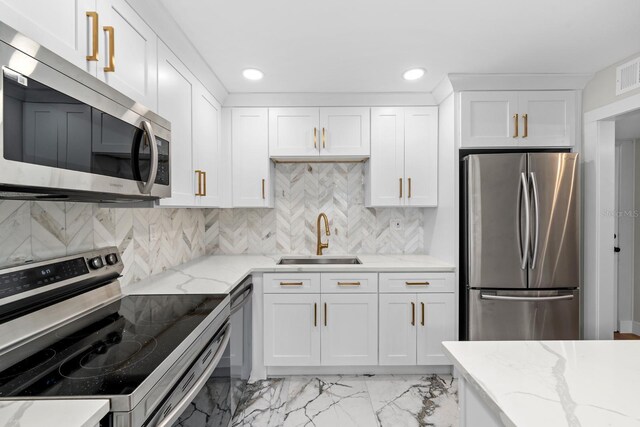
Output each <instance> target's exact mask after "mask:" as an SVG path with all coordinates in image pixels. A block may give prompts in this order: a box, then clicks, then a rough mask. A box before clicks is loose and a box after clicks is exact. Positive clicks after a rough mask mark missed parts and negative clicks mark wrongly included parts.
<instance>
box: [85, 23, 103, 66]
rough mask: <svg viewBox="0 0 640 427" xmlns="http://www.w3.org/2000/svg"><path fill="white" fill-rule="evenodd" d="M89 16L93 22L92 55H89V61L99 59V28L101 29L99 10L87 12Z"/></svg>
mask: <svg viewBox="0 0 640 427" xmlns="http://www.w3.org/2000/svg"><path fill="white" fill-rule="evenodd" d="M87 17H89V18H90V19H91V20H92V21H93V22H92V23H91V24H92V25H91V37H92V40H91V55H87V61H97V60H98V30H99V29H100V24H99V23H98V12H87Z"/></svg>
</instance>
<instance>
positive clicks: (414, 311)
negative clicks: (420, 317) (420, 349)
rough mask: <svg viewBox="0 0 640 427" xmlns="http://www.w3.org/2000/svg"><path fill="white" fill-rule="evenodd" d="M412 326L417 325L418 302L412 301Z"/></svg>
mask: <svg viewBox="0 0 640 427" xmlns="http://www.w3.org/2000/svg"><path fill="white" fill-rule="evenodd" d="M411 326H416V303H415V302H412V303H411Z"/></svg>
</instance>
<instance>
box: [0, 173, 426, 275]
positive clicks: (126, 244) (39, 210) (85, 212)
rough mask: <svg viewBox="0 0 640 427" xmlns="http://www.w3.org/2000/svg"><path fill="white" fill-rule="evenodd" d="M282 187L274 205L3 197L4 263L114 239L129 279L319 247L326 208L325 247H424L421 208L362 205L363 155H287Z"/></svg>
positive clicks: (0, 248)
mask: <svg viewBox="0 0 640 427" xmlns="http://www.w3.org/2000/svg"><path fill="white" fill-rule="evenodd" d="M275 185H276V201H275V209H168V208H166V209H165V208H163V209H127V208H103V207H100V206H98V205H95V204H85V203H58V202H20V201H0V242H2V243H1V244H0V267H2V266H7V265H11V264H19V263H21V262H24V261H25V260H31V259H33V260H40V259H46V258H52V257H56V256H63V255H66V254H73V253H77V252H81V251H84V250H89V249H93V248H100V247H104V246H117V247H118V248H119V250H120V252H121V254H122V259H123V260H124V263H125V271H124V274H123V275H124V277H123V280H122V283H123V284H128V283H132V282H136V281H138V280H141V279H143V278H146V277H148V276H150V275H152V274H156V273H159V272H161V271H163V270H166V269H167V268H170V267H173V266H175V265H178V264H181V263H183V262H186V261H189V260H191V259H194V258H197V257H199V256H202V255H204V254H207V253H215V254H242V253H298V254H312V253H315V245H316V219H317V217H318V214H319V213H320V212H325V213H326V214H327V216H328V217H329V221H330V226H331V236H329V237H328V239H329V249H328V250H325V253H326V254H345V253H398V254H400V253H422V252H424V232H423V217H424V215H423V214H424V210H423V209H417V208H402V209H400V208H383V209H369V208H365V207H364V165H363V164H362V163H308V164H305V163H286V164H282V163H281V164H278V165H276V183H275ZM392 219H393V220H395V219H398V220H400V221H402V223H403V229H402V230H392V229H391V227H390V226H389V224H390V221H391V220H392ZM152 226H153V227H154V228H156V229H157V230H158V231H159V233H158V237H159V238H158V239H157V240H151V236H150V227H152ZM323 239H325V240H326V239H327V238H326V237H323Z"/></svg>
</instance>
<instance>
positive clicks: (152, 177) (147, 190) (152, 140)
mask: <svg viewBox="0 0 640 427" xmlns="http://www.w3.org/2000/svg"><path fill="white" fill-rule="evenodd" d="M142 128H143V129H144V133H145V135H146V136H147V141H148V142H149V146H150V147H149V148H150V149H151V163H150V165H149V167H150V169H149V180H148V181H147V182H146V183H145V184H144V185H143V186H142V188H141V189H140V192H141V193H142V194H151V189H152V188H153V184H155V182H156V175H157V174H158V144H157V143H156V136H155V135H154V133H153V129H152V128H151V123H149V122H148V121H146V120H143V121H142Z"/></svg>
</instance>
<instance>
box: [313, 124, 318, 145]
mask: <svg viewBox="0 0 640 427" xmlns="http://www.w3.org/2000/svg"><path fill="white" fill-rule="evenodd" d="M313 148H318V128H313Z"/></svg>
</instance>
